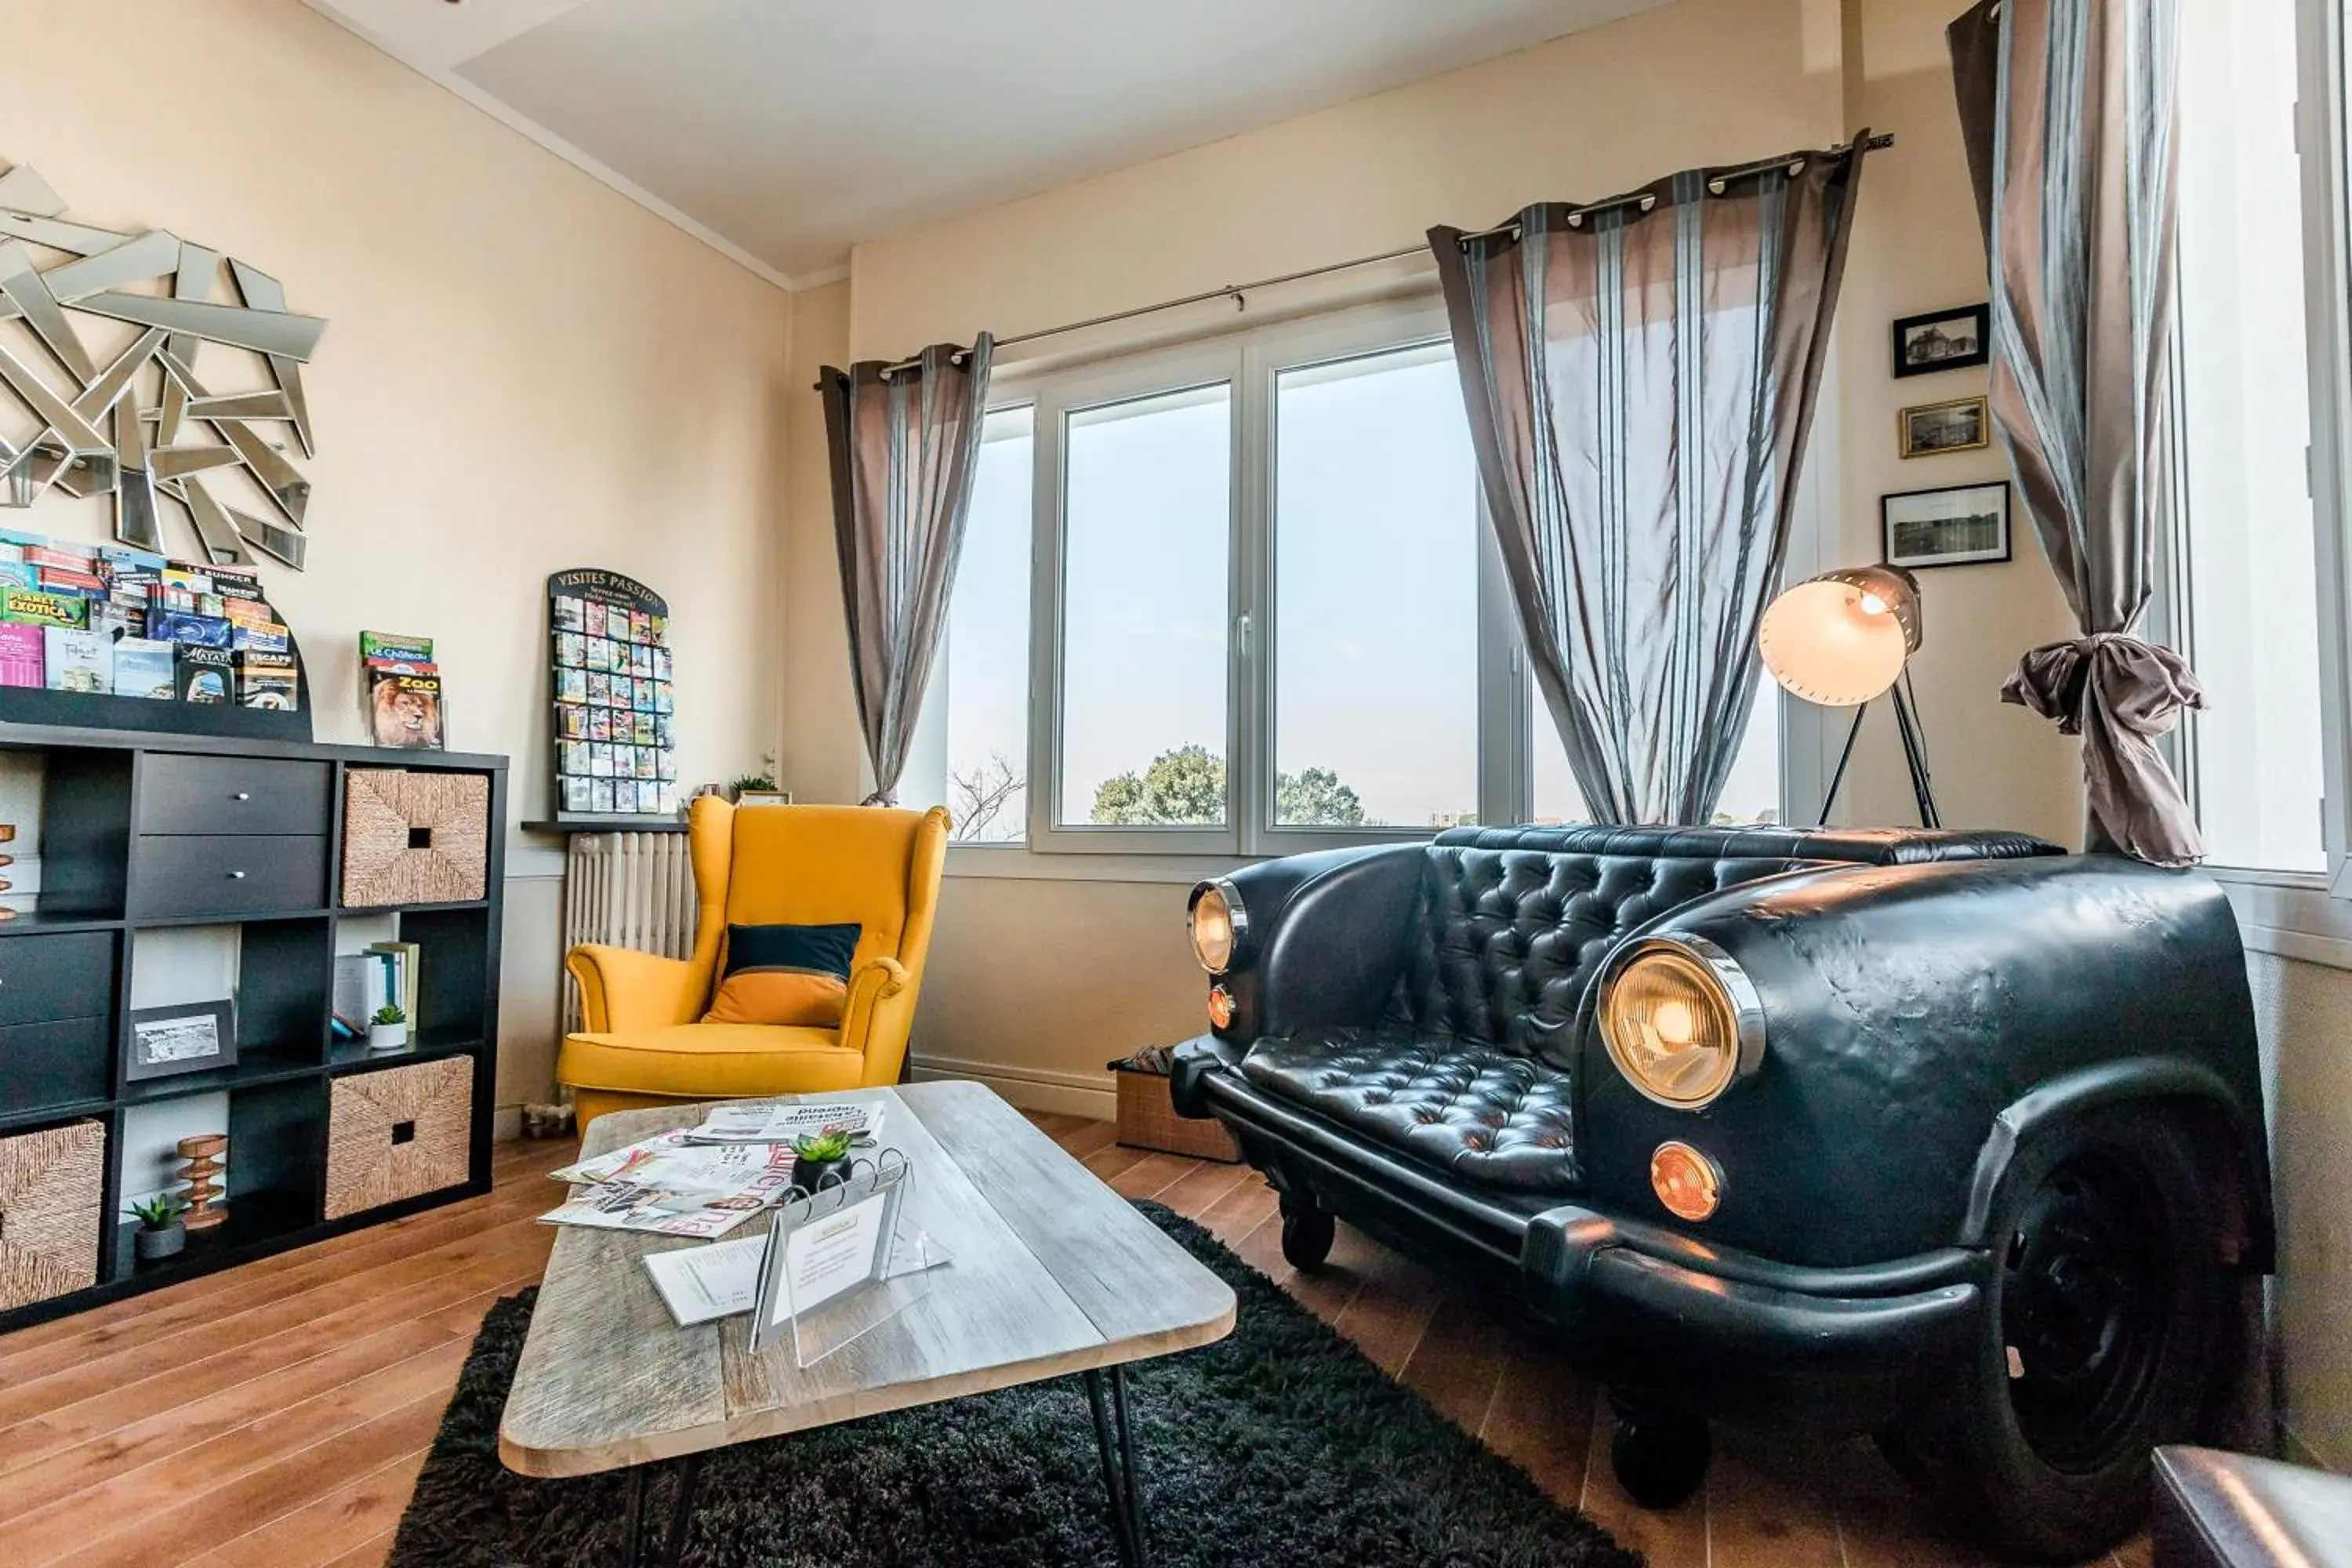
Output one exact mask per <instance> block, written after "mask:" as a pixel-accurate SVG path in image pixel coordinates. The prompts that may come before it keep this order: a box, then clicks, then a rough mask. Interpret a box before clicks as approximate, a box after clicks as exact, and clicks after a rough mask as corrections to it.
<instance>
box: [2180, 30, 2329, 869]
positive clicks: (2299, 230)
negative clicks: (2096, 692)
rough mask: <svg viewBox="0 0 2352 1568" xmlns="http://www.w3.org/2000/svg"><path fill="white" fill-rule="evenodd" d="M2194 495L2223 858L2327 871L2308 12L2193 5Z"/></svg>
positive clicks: (2187, 162) (2184, 488) (2186, 295)
mask: <svg viewBox="0 0 2352 1568" xmlns="http://www.w3.org/2000/svg"><path fill="white" fill-rule="evenodd" d="M2179 20H2180V29H2181V31H2180V79H2179V92H2180V99H2179V136H2180V186H2179V190H2180V215H2179V247H2180V248H2179V359H2178V362H2177V365H2176V374H2177V380H2176V382H2175V388H2176V394H2177V395H2178V397H2179V410H2180V420H2179V425H2180V428H2179V446H2178V448H2177V450H2178V456H2179V483H2178V484H2177V485H2176V487H2175V498H2174V499H2175V502H2176V506H2177V509H2178V515H2177V518H2176V527H2175V531H2174V540H2173V547H2174V552H2175V574H2174V584H2175V585H2174V593H2173V600H2174V602H2173V603H2172V604H2171V605H2169V606H2168V607H2169V609H2170V611H2171V615H2172V620H2173V624H2172V626H2170V627H2169V628H2168V629H2169V630H2170V632H2171V634H2172V636H2173V637H2174V638H2175V640H2176V641H2177V643H2178V645H2179V646H2180V647H2182V648H2183V649H2184V650H2185V651H2186V652H2187V654H2188V655H2189V659H2190V662H2191V663H2192V664H2193V665H2194V666H2195V668H2196V670H2197V673H2198V675H2199V677H2200V679H2202V680H2203V682H2204V685H2205V689H2206V706H2205V709H2204V710H2203V711H2202V712H2200V713H2196V714H2194V715H2192V716H2191V718H2190V720H2189V723H2188V725H2187V726H2186V729H2185V731H2184V742H2185V744H2184V748H2183V749H2184V755H2183V757H2182V761H2183V763H2185V766H2184V767H2183V769H2182V773H2183V779H2184V783H2185V784H2186V785H2187V786H2188V788H2189V791H2190V794H2191V797H2192V799H2193V800H2194V801H2195V803H2196V806H2197V811H2198V816H2199V819H2200V826H2202V828H2203V830H2204V834H2205V838H2206V846H2207V849H2208V852H2209V853H2210V857H2211V858H2212V861H2213V863H2214V864H2216V865H2218V866H2230V867H2242V868H2253V869H2260V870H2269V871H2321V870H2324V869H2326V865H2327V854H2326V843H2325V839H2324V833H2323V821H2324V818H2323V815H2322V805H2321V798H2322V795H2323V794H2324V770H2323V764H2322V757H2323V754H2324V753H2323V743H2322V737H2321V724H2320V658H2319V594H2318V583H2319V573H2318V568H2317V562H2316V552H2315V543H2316V541H2315V531H2314V526H2313V521H2314V519H2313V507H2312V501H2311V497H2310V493H2309V489H2308V481H2307V473H2306V468H2305V461H2306V444H2307V443H2308V442H2309V440H2310V439H2311V433H2312V420H2311V399H2310V382H2309V371H2310V365H2309V363H2308V361H2307V358H2306V354H2305V340H2306V336H2307V332H2306V328H2305V305H2304V300H2305V293H2304V282H2305V279H2304V269H2305V260H2304V250H2303V227H2304V222H2303V213H2302V207H2301V197H2300V181H2301V173H2300V165H2299V161H2298V159H2297V156H2296V148H2295V125H2294V116H2295V100H2296V97H2297V86H2296V52H2295V20H2296V19H2295V4H2294V0H2183V4H2182V5H2181V8H2180V16H2179Z"/></svg>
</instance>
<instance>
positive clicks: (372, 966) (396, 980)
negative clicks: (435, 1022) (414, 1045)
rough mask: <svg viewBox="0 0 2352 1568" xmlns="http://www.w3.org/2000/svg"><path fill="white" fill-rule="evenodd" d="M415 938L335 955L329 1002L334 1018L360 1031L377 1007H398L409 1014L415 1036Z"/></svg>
mask: <svg viewBox="0 0 2352 1568" xmlns="http://www.w3.org/2000/svg"><path fill="white" fill-rule="evenodd" d="M418 952H419V950H418V949H417V947H416V944H415V942H377V943H376V944H375V945H374V946H373V947H370V948H369V949H368V950H367V951H366V952H344V953H338V954H336V955H335V988H334V997H333V1001H332V1004H331V1007H332V1011H333V1013H334V1016H336V1018H337V1019H339V1020H341V1022H342V1023H344V1024H345V1025H348V1026H350V1027H351V1028H352V1031H353V1032H354V1033H356V1034H359V1035H365V1034H366V1033H367V1026H368V1021H369V1020H370V1019H372V1018H373V1017H374V1016H375V1014H376V1009H377V1008H379V1007H386V1006H391V1007H397V1008H399V1009H400V1010H401V1011H402V1012H404V1013H405V1014H407V1016H408V1033H409V1037H410V1038H411V1039H414V1038H415V1037H416V1027H417V1024H416V1010H415V1001H416V994H415V972H416V970H415V966H416V962H417V957H418Z"/></svg>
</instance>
